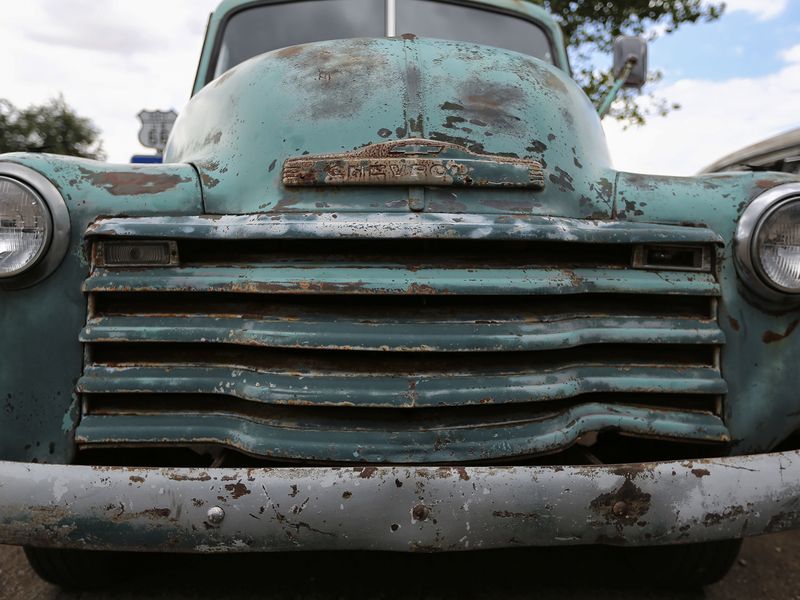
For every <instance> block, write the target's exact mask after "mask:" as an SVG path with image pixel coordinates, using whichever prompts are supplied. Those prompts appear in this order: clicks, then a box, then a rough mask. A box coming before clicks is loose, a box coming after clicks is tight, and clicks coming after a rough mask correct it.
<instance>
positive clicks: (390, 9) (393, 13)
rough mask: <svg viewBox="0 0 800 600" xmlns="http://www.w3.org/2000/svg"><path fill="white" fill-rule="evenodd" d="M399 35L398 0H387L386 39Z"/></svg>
mask: <svg viewBox="0 0 800 600" xmlns="http://www.w3.org/2000/svg"><path fill="white" fill-rule="evenodd" d="M396 35H397V0H386V37H394V36H396Z"/></svg>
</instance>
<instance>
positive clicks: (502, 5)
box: [192, 0, 569, 95]
mask: <svg viewBox="0 0 800 600" xmlns="http://www.w3.org/2000/svg"><path fill="white" fill-rule="evenodd" d="M265 1H266V2H268V1H269V0H265ZM296 1H302V0H296ZM476 3H477V4H483V5H484V6H486V7H487V8H491V7H494V8H499V9H500V10H504V11H509V12H512V13H518V14H520V15H521V16H522V17H524V18H527V19H530V20H532V21H535V22H536V23H538V24H539V25H540V26H541V27H542V28H543V29H545V31H546V32H547V35H548V37H549V38H550V39H551V40H552V42H553V53H554V59H555V63H556V64H558V65H559V66H560V67H561V68H562V69H564V70H565V71H569V57H568V56H567V50H566V43H565V41H564V36H563V34H562V33H561V28H560V27H559V26H558V24H557V23H556V22H555V20H554V19H553V17H552V15H550V13H548V12H547V11H546V10H544V9H543V8H542V7H541V6H539V5H537V4H534V3H533V2H531V1H529V0H476ZM254 4H257V2H254V0H223V1H222V2H221V3H220V4H219V5H218V6H217V8H216V9H215V10H214V12H213V13H212V14H211V18H210V19H209V22H208V30H207V31H206V43H205V44H204V46H203V51H202V53H201V55H200V64H199V65H198V68H197V77H196V78H195V82H194V87H193V90H192V95H194V94H196V93H197V92H199V91H200V90H201V89H202V88H203V87H204V86H205V85H207V84H208V83H210V81H209V78H208V73H209V68H210V65H211V61H212V59H213V52H214V44H213V42H214V40H215V39H217V36H219V34H220V33H221V29H220V28H221V26H222V24H223V21H224V19H225V18H226V16H227V15H230V14H232V13H234V12H236V11H238V10H241V9H242V8H244V7H246V6H252V5H254ZM404 33H413V32H404Z"/></svg>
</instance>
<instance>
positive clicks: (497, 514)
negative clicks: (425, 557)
mask: <svg viewBox="0 0 800 600" xmlns="http://www.w3.org/2000/svg"><path fill="white" fill-rule="evenodd" d="M797 527H800V453H798V452H785V453H780V454H765V455H753V456H744V457H733V458H722V459H712V460H698V461H692V462H673V463H653V464H644V465H641V464H639V465H627V466H590V467H500V468H495V467H466V468H463V467H459V468H453V467H447V468H435V467H433V468H431V467H418V468H414V467H365V468H358V469H352V468H297V469H241V470H237V469H206V470H203V469H146V468H110V467H85V466H59V465H40V464H23V463H13V462H0V543H5V544H27V545H34V546H57V547H74V548H93V549H100V548H113V549H125V550H147V551H180V552H241V551H277V550H295V549H305V550H327V549H375V550H395V551H439V550H468V549H478V548H501V547H511V546H551V545H569V544H573V545H574V544H595V543H605V544H629V545H654V544H669V543H682V542H700V541H710V540H719V539H726V538H734V537H743V536H748V535H757V534H761V533H766V532H773V531H781V530H785V529H792V528H797Z"/></svg>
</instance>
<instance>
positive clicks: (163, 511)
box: [141, 508, 172, 519]
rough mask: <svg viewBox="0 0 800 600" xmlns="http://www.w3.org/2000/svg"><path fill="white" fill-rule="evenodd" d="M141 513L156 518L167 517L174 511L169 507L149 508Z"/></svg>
mask: <svg viewBox="0 0 800 600" xmlns="http://www.w3.org/2000/svg"><path fill="white" fill-rule="evenodd" d="M141 514H142V515H144V516H146V517H152V518H154V519H166V518H167V517H169V516H170V515H171V514H172V511H171V510H170V509H168V508H151V509H149V510H143V511H142V513H141Z"/></svg>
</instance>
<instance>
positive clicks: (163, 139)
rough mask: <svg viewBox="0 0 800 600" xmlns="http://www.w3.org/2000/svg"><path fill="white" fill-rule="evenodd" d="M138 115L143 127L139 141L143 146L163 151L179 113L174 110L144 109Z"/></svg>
mask: <svg viewBox="0 0 800 600" xmlns="http://www.w3.org/2000/svg"><path fill="white" fill-rule="evenodd" d="M137 116H138V117H139V120H140V121H141V122H142V128H141V129H140V130H139V141H140V142H141V143H142V146H145V147H147V148H155V149H156V150H158V151H159V152H161V151H163V150H164V146H166V145H167V139H168V138H169V132H170V131H172V126H173V125H174V124H175V119H177V118H178V113H176V112H175V111H174V110H169V111H163V110H143V111H142V112H140V113H139V114H138V115H137Z"/></svg>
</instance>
